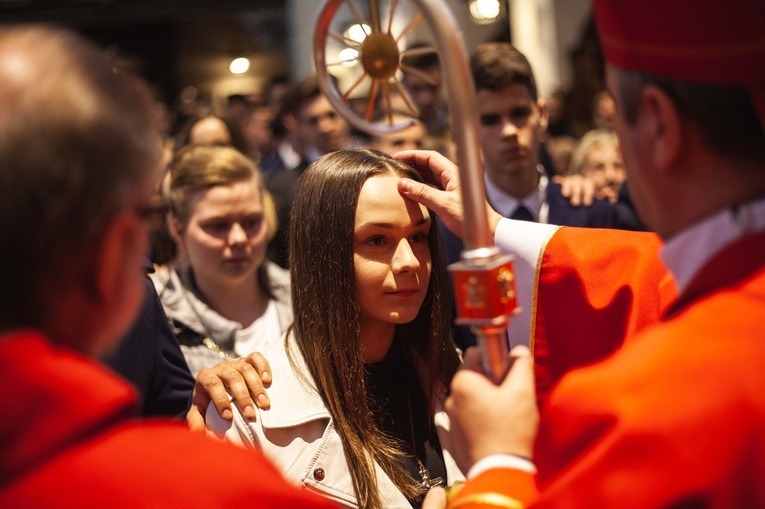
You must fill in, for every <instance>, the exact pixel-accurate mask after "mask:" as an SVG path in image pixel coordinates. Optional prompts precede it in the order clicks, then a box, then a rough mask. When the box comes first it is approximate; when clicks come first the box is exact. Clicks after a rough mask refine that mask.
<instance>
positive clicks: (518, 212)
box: [510, 205, 534, 221]
mask: <svg viewBox="0 0 765 509" xmlns="http://www.w3.org/2000/svg"><path fill="white" fill-rule="evenodd" d="M510 219H517V220H519V221H534V216H532V215H531V212H530V211H529V209H527V208H526V207H525V206H524V205H518V207H516V209H515V211H514V212H513V214H512V215H511V216H510Z"/></svg>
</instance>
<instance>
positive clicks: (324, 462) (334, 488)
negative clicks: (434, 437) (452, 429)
mask: <svg viewBox="0 0 765 509" xmlns="http://www.w3.org/2000/svg"><path fill="white" fill-rule="evenodd" d="M284 341H285V336H282V339H281V341H279V342H277V344H275V345H273V347H272V348H271V349H270V350H269V351H267V352H264V355H265V356H266V358H267V359H268V362H269V363H270V364H271V370H272V373H273V383H272V384H271V387H270V388H269V389H268V395H269V398H270V399H271V408H270V409H268V410H260V409H258V416H257V418H256V419H254V420H248V419H245V418H244V417H243V416H242V415H241V414H240V413H239V412H238V411H237V410H236V408H234V419H233V421H232V422H229V421H224V420H223V419H222V418H221V417H220V416H219V415H218V413H217V411H216V410H215V406H214V405H210V406H209V408H208V411H207V425H208V427H209V428H210V430H211V434H213V435H215V436H217V437H218V438H220V439H226V440H229V441H231V442H234V443H237V444H240V445H245V446H250V447H259V448H260V449H262V451H263V453H264V454H265V455H266V456H267V457H268V458H269V459H270V460H271V461H272V462H273V463H274V464H275V465H276V466H277V468H279V469H280V470H281V471H282V472H283V473H284V475H285V477H286V478H287V479H288V480H292V481H294V482H295V483H296V484H297V485H299V486H303V487H304V488H305V489H307V490H309V491H313V492H316V493H318V494H320V495H322V496H325V497H328V498H330V499H332V500H334V501H335V502H338V503H340V504H342V505H345V506H348V507H358V502H357V500H356V495H355V492H354V489H353V484H352V481H351V474H350V470H349V468H348V464H347V463H346V460H345V453H344V451H343V444H342V442H341V441H340V436H339V435H338V434H337V432H336V431H335V428H334V423H333V420H332V417H331V416H330V414H329V411H328V410H327V408H326V406H325V405H324V403H323V401H322V399H321V397H320V396H319V394H318V392H317V390H316V389H315V388H314V387H313V384H312V382H311V381H306V380H303V379H302V378H301V376H300V375H299V374H298V373H297V372H296V371H295V370H294V369H293V368H292V366H291V365H290V363H289V360H288V359H287V354H286V351H285V344H284ZM291 351H292V352H298V349H297V347H295V348H293V349H291ZM297 356H298V357H299V354H298V355H297ZM296 363H297V364H298V370H297V371H298V372H302V373H308V369H307V368H306V367H305V364H304V361H303V359H302V357H300V358H298V359H296ZM232 406H233V405H232ZM435 424H436V429H437V432H438V438H439V441H440V442H441V448H442V449H443V454H444V463H445V466H446V475H447V479H446V482H447V484H449V485H451V484H453V483H454V482H455V481H458V480H463V479H464V478H465V477H464V474H463V473H462V472H461V471H460V469H459V468H458V467H457V464H456V463H455V461H454V459H453V458H452V455H451V454H450V453H449V450H450V446H451V440H450V436H449V419H448V417H447V416H446V413H445V412H442V411H441V412H438V413H437V414H436V416H435ZM377 485H378V486H379V488H380V494H381V496H382V500H383V506H384V507H386V508H402V509H411V505H410V504H409V502H408V501H407V499H406V497H404V496H403V495H402V494H401V492H399V491H398V489H397V488H396V486H395V485H394V484H393V482H392V481H391V480H390V478H389V477H388V475H387V474H386V473H385V472H383V471H382V469H381V468H379V466H378V468H377Z"/></svg>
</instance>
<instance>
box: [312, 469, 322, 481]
mask: <svg viewBox="0 0 765 509" xmlns="http://www.w3.org/2000/svg"><path fill="white" fill-rule="evenodd" d="M313 478H314V479H316V480H317V481H323V480H324V469H323V468H317V469H316V470H314V471H313Z"/></svg>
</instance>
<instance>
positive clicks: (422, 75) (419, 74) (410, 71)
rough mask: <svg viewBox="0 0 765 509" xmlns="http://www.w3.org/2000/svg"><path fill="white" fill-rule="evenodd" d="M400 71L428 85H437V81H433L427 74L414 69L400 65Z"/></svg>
mask: <svg viewBox="0 0 765 509" xmlns="http://www.w3.org/2000/svg"><path fill="white" fill-rule="evenodd" d="M401 70H402V71H404V72H405V73H407V74H412V75H414V76H417V77H418V78H420V79H421V80H422V81H424V82H425V83H427V84H428V85H438V80H436V79H433V77H432V76H430V75H429V74H427V73H425V72H422V71H421V70H419V69H415V68H414V67H410V66H408V65H405V64H403V63H402V64H401Z"/></svg>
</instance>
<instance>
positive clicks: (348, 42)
mask: <svg viewBox="0 0 765 509" xmlns="http://www.w3.org/2000/svg"><path fill="white" fill-rule="evenodd" d="M327 35H328V36H329V37H330V38H332V39H334V40H336V41H337V42H340V43H342V44H345V45H346V46H348V47H351V48H353V49H359V48H361V44H359V43H358V42H357V41H354V40H353V39H351V38H348V37H346V36H344V35H343V34H338V33H337V32H327Z"/></svg>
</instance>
